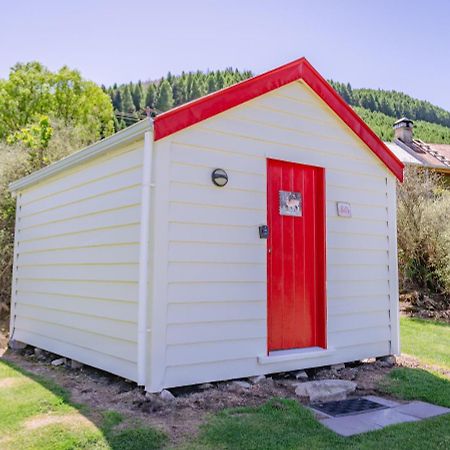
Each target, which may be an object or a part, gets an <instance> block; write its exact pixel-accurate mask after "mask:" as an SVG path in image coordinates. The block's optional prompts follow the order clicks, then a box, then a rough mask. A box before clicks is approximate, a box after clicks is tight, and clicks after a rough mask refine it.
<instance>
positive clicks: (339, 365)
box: [331, 363, 345, 370]
mask: <svg viewBox="0 0 450 450" xmlns="http://www.w3.org/2000/svg"><path fill="white" fill-rule="evenodd" d="M342 369H345V364H343V363H341V364H333V365H331V370H342Z"/></svg>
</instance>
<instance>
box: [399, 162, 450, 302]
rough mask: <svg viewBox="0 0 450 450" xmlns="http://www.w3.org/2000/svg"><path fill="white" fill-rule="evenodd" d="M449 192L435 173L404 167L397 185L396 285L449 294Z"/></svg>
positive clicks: (403, 287)
mask: <svg viewBox="0 0 450 450" xmlns="http://www.w3.org/2000/svg"><path fill="white" fill-rule="evenodd" d="M449 218H450V191H448V190H446V189H444V188H443V180H442V178H441V177H440V176H439V175H437V174H436V173H435V172H431V171H427V170H423V169H419V168H415V167H407V168H406V169H405V180H404V182H403V184H401V185H399V187H398V208H397V225H398V253H399V277H400V286H401V288H402V289H403V290H405V289H411V288H413V289H421V290H427V291H429V292H432V293H444V294H450V221H449Z"/></svg>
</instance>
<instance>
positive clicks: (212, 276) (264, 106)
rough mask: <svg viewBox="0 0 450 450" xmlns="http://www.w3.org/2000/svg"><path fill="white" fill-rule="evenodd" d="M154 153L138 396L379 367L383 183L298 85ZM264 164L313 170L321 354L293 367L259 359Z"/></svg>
mask: <svg viewBox="0 0 450 450" xmlns="http://www.w3.org/2000/svg"><path fill="white" fill-rule="evenodd" d="M156 148H157V153H158V154H159V156H158V158H157V163H156V164H157V169H156V170H157V173H164V174H166V173H167V172H166V171H167V170H168V178H166V179H165V180H163V181H162V183H163V184H164V185H165V188H164V189H163V188H161V186H160V191H158V183H157V186H156V189H157V194H156V197H157V198H160V199H161V198H162V197H168V198H167V200H168V205H166V206H165V208H163V209H162V210H159V209H157V215H159V217H158V219H157V221H158V225H157V230H158V229H159V233H162V235H161V234H159V235H158V236H160V237H161V236H167V240H168V242H165V240H164V239H162V241H164V242H161V241H160V244H159V246H160V247H161V252H160V253H159V254H158V262H159V266H158V274H159V275H158V279H161V280H164V281H163V282H162V283H163V284H164V285H163V284H161V287H160V289H159V290H157V296H156V294H155V292H154V296H155V297H154V299H155V302H154V308H155V307H156V304H157V303H158V309H157V310H155V309H153V323H154V325H155V328H154V334H153V336H152V339H153V343H154V345H153V347H152V349H156V347H157V351H158V358H157V361H158V367H156V358H155V359H154V360H153V361H154V363H153V365H152V368H151V382H150V386H148V389H150V390H153V391H156V390H159V389H161V388H162V387H171V386H177V385H182V384H190V383H199V382H204V381H212V380H219V379H226V378H236V377H242V376H248V375H255V374H259V373H267V372H277V371H282V370H289V369H295V368H301V367H313V366H320V365H324V364H331V363H335V362H343V361H350V360H356V359H359V358H364V357H368V356H380V355H386V354H389V353H391V350H392V349H391V339H396V338H395V333H397V330H396V329H393V330H391V323H390V320H391V319H390V316H391V317H393V314H392V312H391V313H390V310H391V308H392V307H396V291H395V287H393V286H392V282H391V284H390V282H389V278H390V276H392V275H395V276H394V279H396V268H394V267H393V262H394V258H395V255H394V254H393V252H394V251H395V245H394V244H393V242H395V228H394V226H393V224H392V218H393V217H395V210H393V208H395V200H393V196H395V180H394V177H393V175H391V173H390V172H388V171H387V169H386V167H385V166H384V165H383V164H382V163H381V162H380V161H379V160H378V159H377V158H376V157H375V156H374V154H373V153H372V152H371V151H370V150H369V149H368V148H367V147H366V146H365V145H364V144H363V143H362V142H361V141H360V140H359V139H358V138H357V137H356V136H355V135H354V134H353V133H352V132H351V131H349V129H348V128H347V127H346V126H345V125H344V124H343V123H342V122H340V120H339V119H338V118H337V117H336V116H335V115H334V114H333V113H332V112H330V110H329V109H328V108H327V107H326V106H324V104H323V103H322V102H321V101H320V100H319V99H318V98H317V97H316V96H315V94H313V93H312V92H311V91H310V90H309V88H308V87H307V86H306V85H304V84H303V83H301V82H295V83H291V84H289V85H287V86H285V87H282V88H280V89H278V90H276V91H273V92H271V93H269V94H266V95H264V96H261V97H259V98H256V99H254V100H252V101H250V102H247V103H245V104H243V105H240V106H238V107H236V108H233V109H231V110H229V111H226V112H224V113H221V114H219V115H217V116H215V117H213V118H210V119H208V120H206V121H203V122H200V123H199V124H197V125H195V126H192V127H190V128H187V129H185V130H182V131H180V132H178V133H175V134H174V135H172V136H169V137H167V138H165V139H163V140H162V141H160V142H157V143H156ZM163 150H164V152H163ZM162 153H164V156H162ZM267 158H275V159H280V160H286V161H292V162H298V163H303V164H309V165H315V166H320V167H325V169H326V200H327V220H326V227H327V306H328V327H327V336H328V350H327V351H324V352H317V351H316V352H311V351H309V352H306V353H304V354H303V356H302V357H301V358H299V356H298V355H294V356H292V357H291V356H289V355H287V356H285V357H284V358H282V357H269V358H267V357H266V356H267V355H266V349H267V329H266V317H267V293H266V282H267V275H266V241H265V240H261V239H259V236H258V225H260V224H263V223H266V222H267V216H266V214H267V213H266V159H267ZM217 167H220V168H224V169H225V170H226V171H227V172H228V175H229V183H228V185H227V186H226V187H225V188H217V187H215V186H213V184H212V183H211V171H212V170H213V169H214V168H217ZM388 190H389V191H390V192H389V201H388ZM158 192H159V194H158ZM156 201H157V202H158V200H156ZM336 201H347V202H350V203H351V207H352V215H353V217H352V218H351V219H348V218H341V217H338V216H337V212H336ZM389 233H391V235H389ZM165 280H167V285H165ZM394 284H395V283H394ZM392 320H396V319H395V318H394V317H393V319H392ZM393 349H394V350H395V349H396V345H394V346H393Z"/></svg>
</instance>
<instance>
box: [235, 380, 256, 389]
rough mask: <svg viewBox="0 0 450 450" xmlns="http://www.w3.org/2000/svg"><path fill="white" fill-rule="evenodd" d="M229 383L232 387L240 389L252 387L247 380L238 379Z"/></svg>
mask: <svg viewBox="0 0 450 450" xmlns="http://www.w3.org/2000/svg"><path fill="white" fill-rule="evenodd" d="M231 385H232V386H233V387H236V388H240V389H250V388H251V387H252V385H251V384H250V383H247V381H239V380H237V381H233V382H232V383H231Z"/></svg>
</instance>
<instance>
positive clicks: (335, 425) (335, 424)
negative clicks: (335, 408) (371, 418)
mask: <svg viewBox="0 0 450 450" xmlns="http://www.w3.org/2000/svg"><path fill="white" fill-rule="evenodd" d="M361 416H362V414H360V415H358V416H344V417H332V418H329V419H324V420H321V421H320V423H321V424H322V425H325V426H326V427H327V428H329V429H330V430H332V431H334V432H335V433H337V434H340V435H341V436H353V435H354V434H360V433H367V432H368V431H375V430H381V428H383V427H382V426H381V425H377V424H376V423H370V422H365V421H364V420H361V419H360V417H361Z"/></svg>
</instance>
